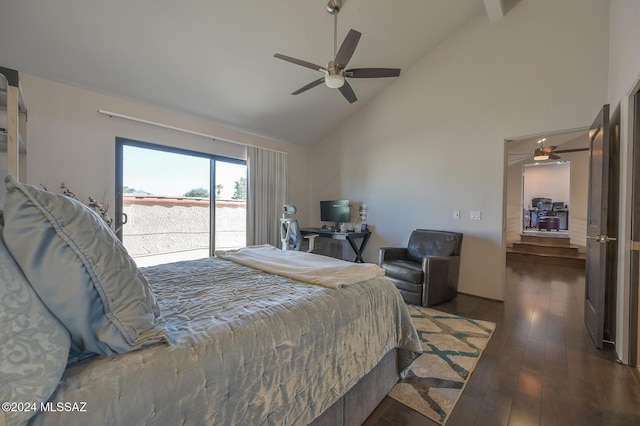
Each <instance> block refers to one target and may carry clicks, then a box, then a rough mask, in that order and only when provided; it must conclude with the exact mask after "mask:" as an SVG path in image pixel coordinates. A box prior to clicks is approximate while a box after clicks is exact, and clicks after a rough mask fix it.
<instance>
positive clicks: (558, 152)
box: [554, 148, 589, 154]
mask: <svg viewBox="0 0 640 426" xmlns="http://www.w3.org/2000/svg"><path fill="white" fill-rule="evenodd" d="M580 151H589V148H574V149H562V150H559V151H554V152H555V153H556V154H562V153H565V152H580Z"/></svg>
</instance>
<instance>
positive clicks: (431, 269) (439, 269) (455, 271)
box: [422, 256, 460, 306]
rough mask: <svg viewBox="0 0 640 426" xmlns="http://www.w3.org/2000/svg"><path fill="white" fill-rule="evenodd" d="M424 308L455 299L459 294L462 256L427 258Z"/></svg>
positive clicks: (423, 269)
mask: <svg viewBox="0 0 640 426" xmlns="http://www.w3.org/2000/svg"><path fill="white" fill-rule="evenodd" d="M422 271H423V272H424V283H423V286H424V290H423V292H422V299H423V306H431V305H436V304H438V303H441V302H443V301H447V300H451V299H453V298H455V295H456V294H457V293H458V276H459V274H460V256H425V257H424V258H423V259H422Z"/></svg>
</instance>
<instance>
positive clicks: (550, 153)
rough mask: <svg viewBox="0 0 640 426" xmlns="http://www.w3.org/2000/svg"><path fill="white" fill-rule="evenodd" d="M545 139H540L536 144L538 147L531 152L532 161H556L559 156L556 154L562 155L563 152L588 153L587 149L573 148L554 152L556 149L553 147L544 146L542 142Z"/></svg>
mask: <svg viewBox="0 0 640 426" xmlns="http://www.w3.org/2000/svg"><path fill="white" fill-rule="evenodd" d="M546 140H547V139H546V138H542V139H540V140H539V141H538V144H539V145H540V147H539V148H536V149H535V150H534V151H533V159H534V160H536V161H543V160H558V159H560V156H559V155H556V154H562V153H565V152H579V151H589V148H575V149H563V150H558V151H556V148H558V147H557V146H555V145H549V146H544V145H543V142H544V141H546Z"/></svg>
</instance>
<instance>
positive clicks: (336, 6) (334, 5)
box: [327, 0, 342, 59]
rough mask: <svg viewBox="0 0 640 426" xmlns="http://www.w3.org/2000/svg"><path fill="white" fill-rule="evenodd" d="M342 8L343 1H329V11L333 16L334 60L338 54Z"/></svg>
mask: <svg viewBox="0 0 640 426" xmlns="http://www.w3.org/2000/svg"><path fill="white" fill-rule="evenodd" d="M341 7H342V0H329V3H327V11H328V12H329V13H330V14H332V15H333V58H334V59H335V57H336V55H337V54H338V12H340V8H341Z"/></svg>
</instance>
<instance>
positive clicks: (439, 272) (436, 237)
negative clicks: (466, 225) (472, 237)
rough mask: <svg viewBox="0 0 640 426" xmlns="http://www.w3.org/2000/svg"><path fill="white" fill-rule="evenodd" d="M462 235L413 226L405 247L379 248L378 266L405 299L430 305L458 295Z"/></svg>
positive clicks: (417, 303)
mask: <svg viewBox="0 0 640 426" xmlns="http://www.w3.org/2000/svg"><path fill="white" fill-rule="evenodd" d="M461 248H462V234H461V233H458V232H449V231H434V230H429V229H416V230H415V231H413V232H412V233H411V237H409V243H408V245H407V247H382V248H380V253H379V258H378V265H379V266H380V267H381V268H383V269H384V270H385V274H386V276H387V277H388V278H389V279H390V280H391V281H393V283H394V284H395V285H396V287H397V288H398V290H400V294H402V298H403V299H404V300H405V302H407V303H410V304H413V305H422V306H433V305H437V304H440V303H443V302H447V301H449V300H452V299H455V297H456V295H457V294H458V276H459V273H460V250H461Z"/></svg>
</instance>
